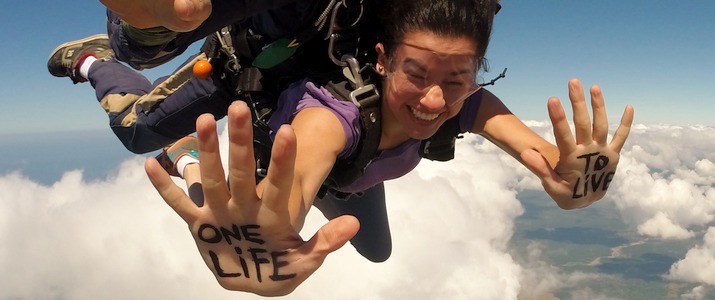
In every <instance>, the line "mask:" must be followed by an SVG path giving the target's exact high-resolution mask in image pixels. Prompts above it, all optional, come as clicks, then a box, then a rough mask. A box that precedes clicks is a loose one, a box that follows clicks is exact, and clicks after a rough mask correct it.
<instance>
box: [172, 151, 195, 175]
mask: <svg viewBox="0 0 715 300" xmlns="http://www.w3.org/2000/svg"><path fill="white" fill-rule="evenodd" d="M198 163H199V160H198V159H196V157H193V156H191V155H184V156H182V157H179V161H177V162H176V171H177V172H179V176H181V178H184V168H186V166H188V165H190V164H198Z"/></svg>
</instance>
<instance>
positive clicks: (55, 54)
mask: <svg viewBox="0 0 715 300" xmlns="http://www.w3.org/2000/svg"><path fill="white" fill-rule="evenodd" d="M113 54H114V52H113V51H112V47H110V46H109V38H108V37H107V35H106V34H97V35H93V36H90V37H86V38H83V39H81V40H76V41H71V42H67V43H64V44H62V45H59V46H58V47H57V48H55V50H54V51H52V54H50V58H49V59H48V60H47V69H48V70H49V71H50V74H52V75H53V76H56V77H69V78H70V79H72V82H73V83H75V84H77V83H78V82H85V81H87V79H86V78H83V77H82V76H81V75H80V74H79V66H80V64H81V63H82V62H83V61H84V59H85V58H87V57H88V56H94V57H96V58H97V59H104V60H106V59H108V58H111V57H112V56H113Z"/></svg>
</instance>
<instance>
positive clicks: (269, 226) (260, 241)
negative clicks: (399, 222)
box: [146, 101, 359, 296]
mask: <svg viewBox="0 0 715 300" xmlns="http://www.w3.org/2000/svg"><path fill="white" fill-rule="evenodd" d="M228 118H229V120H228V131H229V140H230V144H229V162H228V168H229V170H228V171H229V174H228V184H227V182H226V176H225V173H224V169H223V167H222V165H221V158H220V156H219V143H218V137H217V133H216V121H215V120H214V118H213V116H211V115H203V116H201V117H200V118H199V119H198V120H197V122H196V127H197V134H198V143H199V153H200V154H199V160H200V170H201V181H202V186H203V194H204V205H203V206H202V207H198V206H196V204H194V202H193V201H191V199H189V197H188V196H187V195H186V194H185V193H184V191H183V190H182V189H181V188H179V187H178V186H177V185H175V184H174V183H173V181H172V180H171V179H170V177H169V175H168V174H167V173H166V172H165V171H164V170H163V169H162V168H161V167H160V166H159V164H158V162H157V161H156V160H155V159H153V158H150V159H148V160H147V162H146V171H147V174H148V175H149V179H150V180H151V182H152V184H154V187H155V188H156V190H157V191H158V192H159V194H161V196H162V198H164V200H165V201H166V203H167V204H169V206H171V207H172V208H173V209H174V210H175V211H176V213H177V214H178V215H179V216H180V217H181V218H182V219H184V221H186V223H187V224H188V225H189V230H190V231H191V234H192V235H193V237H194V240H195V241H196V245H197V246H198V249H199V252H200V253H201V256H202V257H203V259H204V261H205V263H206V265H207V266H208V267H209V269H211V271H212V272H213V273H214V275H215V276H216V279H217V280H218V282H219V284H220V285H221V286H222V287H224V288H226V289H230V290H237V291H247V292H252V293H255V294H259V295H264V296H276V295H286V294H289V293H290V292H292V291H293V290H294V289H295V288H296V287H297V286H298V285H300V284H301V283H302V282H303V281H304V280H306V279H307V278H308V276H310V275H311V274H312V273H313V272H314V271H315V270H317V269H318V267H320V265H321V264H322V263H323V261H324V259H325V257H326V256H327V255H328V254H329V253H331V252H333V251H335V250H337V249H338V248H340V247H342V246H343V245H344V244H345V243H346V242H347V241H348V240H350V239H351V238H352V237H353V236H354V235H355V233H356V232H357V230H358V228H359V224H358V221H357V220H356V219H355V218H354V217H352V216H342V217H339V218H336V219H333V220H332V221H330V222H328V223H327V224H325V225H324V226H323V227H322V228H321V229H320V230H319V231H318V232H317V233H316V234H315V235H314V236H313V237H312V238H311V239H310V240H309V241H307V242H306V241H303V239H301V237H300V236H299V235H298V232H296V230H295V229H294V228H293V227H292V225H291V222H290V216H289V212H288V198H289V195H290V192H291V185H292V182H293V166H294V163H295V157H296V155H295V154H296V138H295V134H294V133H293V131H292V129H291V128H290V127H289V126H287V125H286V126H283V127H282V128H281V129H280V130H279V131H278V133H277V136H276V140H275V142H274V145H273V150H272V157H271V163H270V167H269V170H268V176H267V177H266V178H265V179H264V181H265V182H263V183H262V184H261V189H257V188H256V182H255V160H254V157H253V143H252V136H253V132H252V128H251V116H250V113H249V111H248V107H247V106H246V105H245V103H243V102H240V101H236V102H235V103H234V104H233V105H231V107H230V108H229V112H228ZM229 186H230V189H229Z"/></svg>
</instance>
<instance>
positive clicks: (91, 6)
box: [0, 0, 715, 133]
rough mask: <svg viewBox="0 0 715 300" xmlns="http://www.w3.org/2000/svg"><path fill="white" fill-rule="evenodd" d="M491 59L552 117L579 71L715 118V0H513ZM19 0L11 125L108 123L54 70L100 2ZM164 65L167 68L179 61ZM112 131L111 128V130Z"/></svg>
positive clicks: (683, 120) (505, 90)
mask: <svg viewBox="0 0 715 300" xmlns="http://www.w3.org/2000/svg"><path fill="white" fill-rule="evenodd" d="M502 2H503V3H502V4H503V7H504V8H503V9H502V11H501V12H500V13H499V15H498V16H497V19H496V23H495V28H494V32H493V35H492V42H491V45H490V49H489V53H488V58H489V59H490V62H491V66H492V73H490V74H486V75H484V78H485V79H487V80H488V79H490V78H491V77H492V76H495V75H496V74H498V73H499V71H501V70H502V69H503V68H504V67H507V68H509V71H508V74H507V78H506V79H503V80H501V81H500V82H499V83H498V85H497V86H496V87H493V88H492V90H493V91H494V92H495V93H496V94H497V95H498V96H500V97H501V98H502V100H503V101H504V102H506V103H507V105H508V106H509V107H510V108H511V109H512V110H513V111H514V112H515V113H516V114H517V116H519V117H521V118H523V119H536V120H545V119H546V118H547V115H546V104H545V103H546V99H547V98H548V97H549V96H552V95H555V96H559V97H561V98H562V99H564V98H565V95H566V82H567V80H568V79H569V78H571V77H579V78H581V79H582V80H583V82H584V84H587V85H591V84H599V85H601V86H602V88H603V90H604V93H605V95H606V104H607V107H608V111H609V116H612V121H617V120H616V119H617V118H619V117H620V113H621V112H622V109H623V107H624V106H625V105H626V104H632V105H634V106H635V108H636V122H639V123H646V124H648V123H668V124H704V125H715V121H714V120H713V118H711V117H710V114H711V113H712V112H713V111H715V104H713V102H714V101H713V100H715V99H713V98H714V96H713V94H712V90H711V87H712V84H713V82H714V80H715V71H714V70H715V59H713V58H712V57H711V55H712V54H713V53H715V36H714V35H713V34H712V29H713V28H715V19H713V18H712V12H714V11H715V2H712V1H687V2H672V1H662V0H658V1H650V0H638V1H636V0H634V1H616V0H608V1H555V0H545V1H525V0H521V1H513V0H504V1H502ZM42 6H43V7H42V8H39V7H38V3H37V2H32V1H30V2H22V1H21V2H18V3H15V4H14V7H13V9H7V10H2V11H0V17H1V18H2V20H4V21H3V22H4V23H5V24H14V26H2V28H0V37H1V38H2V40H3V41H4V44H3V46H2V47H0V54H1V56H0V57H3V60H4V61H3V65H4V66H5V68H6V70H9V72H5V73H3V74H2V75H0V76H2V80H1V81H0V86H1V87H2V89H3V94H4V95H3V104H4V107H3V109H2V110H0V133H24V132H47V131H66V130H78V129H103V130H106V129H107V128H106V127H107V120H106V116H105V115H104V113H103V111H102V110H101V108H100V107H99V106H98V105H97V104H96V101H95V98H94V93H93V90H92V88H91V87H90V86H89V84H82V85H72V84H71V82H70V81H69V80H68V79H66V78H54V77H52V76H50V75H49V73H48V72H47V71H46V67H45V64H46V60H47V57H48V55H49V53H50V52H51V51H52V50H53V49H54V48H55V47H56V46H57V45H59V44H61V43H63V42H65V41H69V40H73V39H77V38H82V37H85V36H88V35H91V34H96V33H101V32H104V31H105V23H104V20H105V14H104V8H103V6H102V5H101V3H99V2H98V1H91V2H86V1H78V2H74V1H70V2H67V1H64V2H56V1H47V2H43V4H42ZM170 70H171V68H165V69H160V70H157V71H154V72H151V73H149V74H148V76H149V77H150V78H155V77H157V76H159V75H162V74H163V73H168V72H170ZM107 132H109V131H108V130H107Z"/></svg>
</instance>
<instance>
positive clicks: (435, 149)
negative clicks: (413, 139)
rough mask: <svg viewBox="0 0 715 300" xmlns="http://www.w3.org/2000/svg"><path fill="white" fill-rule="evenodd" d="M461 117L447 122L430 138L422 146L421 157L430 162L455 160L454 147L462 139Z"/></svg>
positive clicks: (457, 116)
mask: <svg viewBox="0 0 715 300" xmlns="http://www.w3.org/2000/svg"><path fill="white" fill-rule="evenodd" d="M461 137H462V136H461V130H460V128H459V115H456V116H455V117H453V118H451V119H449V120H447V121H445V122H444V124H442V126H440V127H439V129H437V132H436V133H435V134H434V135H433V136H431V137H430V138H428V139H426V140H423V141H422V143H421V144H420V151H419V153H420V156H421V157H423V158H427V159H430V160H436V161H448V160H452V159H454V146H455V144H456V142H457V139H458V138H461Z"/></svg>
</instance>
